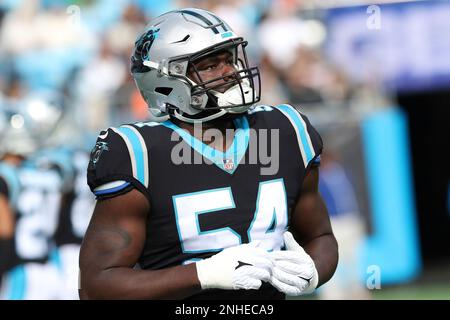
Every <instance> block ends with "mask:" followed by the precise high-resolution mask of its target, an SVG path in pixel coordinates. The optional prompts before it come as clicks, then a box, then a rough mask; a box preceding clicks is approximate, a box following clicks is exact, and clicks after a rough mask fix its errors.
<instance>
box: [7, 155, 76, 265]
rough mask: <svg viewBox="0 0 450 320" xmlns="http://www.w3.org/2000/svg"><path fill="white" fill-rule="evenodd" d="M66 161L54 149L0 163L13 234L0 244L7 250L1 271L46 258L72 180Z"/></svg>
mask: <svg viewBox="0 0 450 320" xmlns="http://www.w3.org/2000/svg"><path fill="white" fill-rule="evenodd" d="M67 163H68V159H67V158H64V157H60V156H59V155H58V156H56V153H55V152H54V151H53V150H52V151H48V152H44V151H42V152H39V153H37V154H34V155H33V156H31V157H29V158H28V159H27V160H25V161H23V162H22V163H21V164H20V165H19V166H12V165H9V164H8V163H5V162H2V163H0V193H1V194H3V195H4V196H5V197H6V198H7V200H8V203H9V205H10V207H11V208H12V210H13V212H14V215H15V231H14V237H13V238H12V239H9V240H7V241H4V242H3V244H2V246H3V247H5V248H6V249H7V256H5V257H2V259H4V260H3V261H4V263H7V267H4V268H3V269H4V270H5V269H11V268H13V267H15V266H19V265H22V264H24V263H28V262H38V263H43V262H46V261H47V260H48V259H49V257H50V255H51V251H52V249H53V248H54V242H53V240H54V239H53V236H54V233H55V230H56V227H57V224H58V212H59V210H60V205H61V195H62V192H63V190H64V188H65V185H66V183H67V181H69V180H70V179H71V176H70V175H68V174H67V170H68V169H67Z"/></svg>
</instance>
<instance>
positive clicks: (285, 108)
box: [278, 104, 315, 166]
mask: <svg viewBox="0 0 450 320" xmlns="http://www.w3.org/2000/svg"><path fill="white" fill-rule="evenodd" d="M278 109H279V110H280V111H281V112H282V113H283V114H284V115H285V116H286V117H288V118H289V120H290V121H291V123H292V124H293V125H294V129H295V131H296V133H297V138H298V140H299V146H300V151H301V152H302V154H304V156H305V159H304V160H305V166H307V165H308V163H309V162H310V161H311V160H312V159H313V158H314V155H315V152H314V149H313V148H312V146H311V144H310V141H309V140H310V138H309V134H308V129H307V128H306V124H305V122H304V121H303V119H302V117H301V116H300V114H299V113H298V112H297V111H296V110H295V109H294V108H293V107H292V106H289V105H286V104H282V105H280V106H278Z"/></svg>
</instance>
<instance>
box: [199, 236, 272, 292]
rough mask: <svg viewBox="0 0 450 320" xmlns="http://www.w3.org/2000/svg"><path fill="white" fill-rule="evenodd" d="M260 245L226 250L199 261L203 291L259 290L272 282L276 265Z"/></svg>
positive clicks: (250, 244) (249, 244)
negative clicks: (265, 283) (214, 289)
mask: <svg viewBox="0 0 450 320" xmlns="http://www.w3.org/2000/svg"><path fill="white" fill-rule="evenodd" d="M258 245H259V242H256V241H255V242H252V243H247V244H241V245H239V246H236V247H231V248H227V249H225V250H223V251H221V252H219V253H217V254H215V255H213V256H212V257H210V258H208V259H205V260H201V261H198V262H196V267H197V276H198V279H199V280H200V284H201V287H202V289H209V288H216V289H233V290H238V289H246V290H249V289H259V287H261V285H262V281H269V279H270V270H271V269H272V266H273V263H272V260H271V259H270V255H269V253H268V252H267V251H265V250H264V249H262V248H258V247H257V246H258Z"/></svg>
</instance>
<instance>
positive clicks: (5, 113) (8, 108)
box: [0, 91, 63, 157]
mask: <svg viewBox="0 0 450 320" xmlns="http://www.w3.org/2000/svg"><path fill="white" fill-rule="evenodd" d="M62 115H63V108H62V105H61V99H60V97H59V95H58V94H57V93H55V92H51V91H40V92H33V93H31V94H29V95H27V96H26V97H25V98H23V99H20V100H14V101H6V100H4V101H3V103H1V104H0V156H3V155H5V154H15V155H21V156H25V157H26V156H28V155H30V154H31V153H32V152H34V151H36V150H37V149H38V148H40V147H43V146H46V145H47V142H48V139H49V138H50V136H51V135H52V133H53V132H54V129H55V128H56V126H57V124H58V122H59V121H60V120H61V117H62Z"/></svg>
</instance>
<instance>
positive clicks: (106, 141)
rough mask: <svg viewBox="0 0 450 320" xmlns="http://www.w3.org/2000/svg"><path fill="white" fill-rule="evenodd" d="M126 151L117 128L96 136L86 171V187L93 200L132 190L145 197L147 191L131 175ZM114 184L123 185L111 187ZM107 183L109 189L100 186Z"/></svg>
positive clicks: (130, 165) (129, 161)
mask: <svg viewBox="0 0 450 320" xmlns="http://www.w3.org/2000/svg"><path fill="white" fill-rule="evenodd" d="M128 148H129V147H128V146H127V144H126V142H125V140H124V139H123V138H122V136H121V135H119V134H118V133H117V129H116V130H114V129H113V128H109V129H108V130H106V131H102V132H101V133H100V135H99V136H98V139H97V142H96V144H95V146H94V148H93V149H92V151H91V155H90V160H89V165H88V169H87V181H88V185H89V188H90V189H91V191H92V192H93V193H94V194H95V196H96V197H97V199H102V198H110V197H114V196H117V195H120V194H123V193H126V192H128V191H130V190H131V189H133V188H136V189H138V190H139V191H141V192H142V193H143V194H144V195H145V196H147V197H148V190H147V189H146V188H145V186H144V185H143V184H142V183H141V181H139V180H138V178H137V177H136V176H135V175H133V167H132V159H131V157H132V156H131V154H132V153H130V150H129V149H128ZM117 181H124V182H123V183H120V184H114V183H115V182H117ZM111 183H113V184H112V185H111V186H108V187H106V188H105V187H104V186H105V185H107V184H111ZM99 189H101V190H99Z"/></svg>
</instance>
